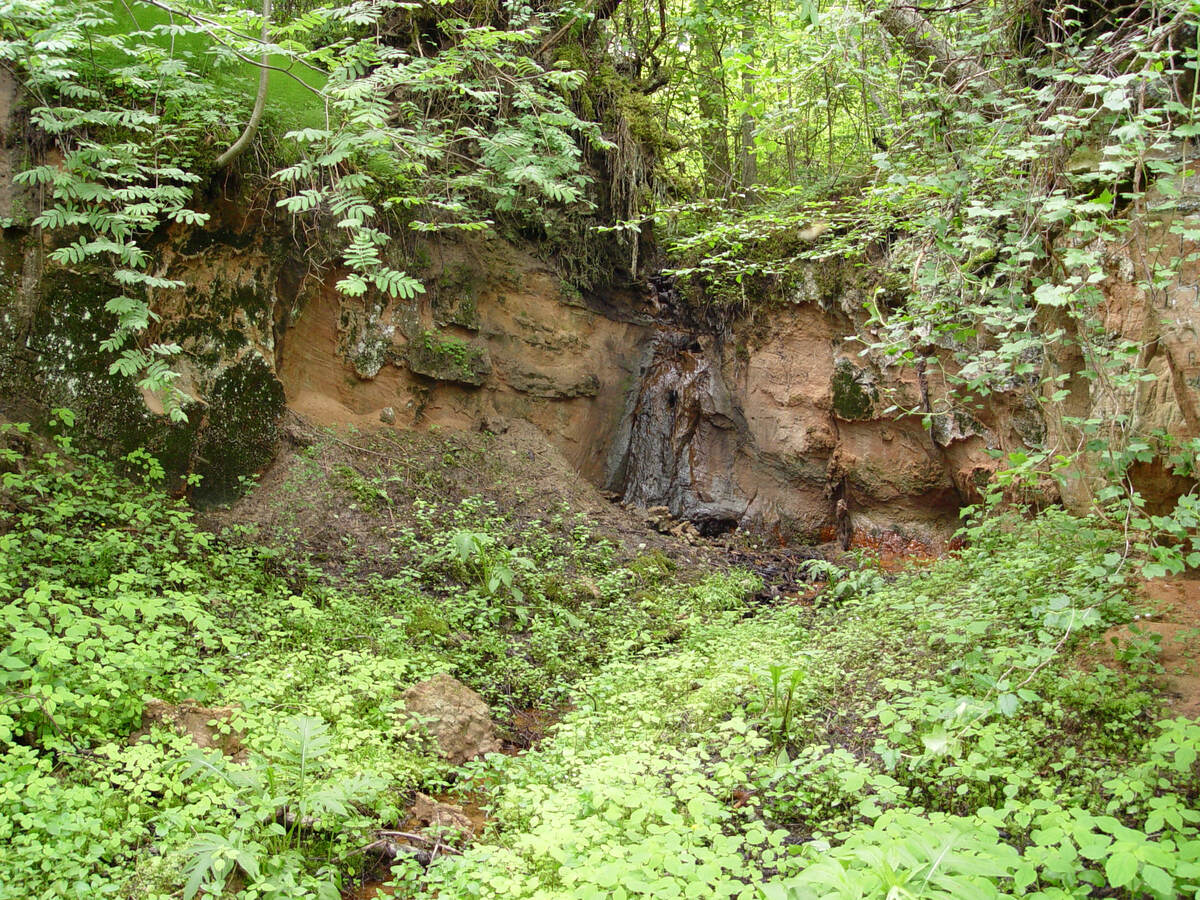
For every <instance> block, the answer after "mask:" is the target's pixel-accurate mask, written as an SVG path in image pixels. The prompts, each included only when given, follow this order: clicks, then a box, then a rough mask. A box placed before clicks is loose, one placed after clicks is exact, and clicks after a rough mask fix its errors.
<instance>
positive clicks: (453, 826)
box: [408, 792, 475, 837]
mask: <svg viewBox="0 0 1200 900" xmlns="http://www.w3.org/2000/svg"><path fill="white" fill-rule="evenodd" d="M408 814H409V817H410V819H411V820H412V821H413V823H414V824H415V825H416V826H417V827H419V828H422V829H425V828H432V829H436V830H438V831H440V832H443V833H444V832H447V831H454V832H458V833H459V834H460V835H462V836H463V837H470V836H471V834H472V832H473V831H474V830H475V829H474V826H473V825H472V824H471V819H470V817H469V816H468V815H467V812H466V810H465V809H463V808H462V807H461V806H458V805H457V804H454V803H442V802H441V801H438V800H434V799H433V798H432V797H430V796H428V795H427V794H422V793H420V792H418V793H417V799H416V801H415V802H414V803H413V805H412V809H411V810H409V813H408Z"/></svg>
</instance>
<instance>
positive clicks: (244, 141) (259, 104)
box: [216, 0, 271, 169]
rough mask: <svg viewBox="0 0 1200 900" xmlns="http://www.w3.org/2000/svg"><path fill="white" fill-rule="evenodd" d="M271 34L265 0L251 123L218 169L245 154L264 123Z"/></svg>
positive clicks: (268, 4)
mask: <svg viewBox="0 0 1200 900" xmlns="http://www.w3.org/2000/svg"><path fill="white" fill-rule="evenodd" d="M270 33H271V0H263V5H262V42H263V45H264V49H263V53H262V57H261V63H262V64H261V66H260V67H259V72H258V94H257V96H255V98H254V110H253V111H252V112H251V113H250V121H249V122H247V123H246V128H245V130H244V131H243V132H242V134H241V137H239V138H238V139H237V140H236V141H234V142H233V145H232V146H231V147H230V148H229V149H228V150H226V151H225V152H224V153H222V154H221V155H220V156H218V157H217V163H216V166H217V168H218V169H223V168H225V167H226V166H227V165H229V164H230V163H231V162H233V161H234V160H235V159H237V158H238V157H239V156H241V155H242V154H243V153H245V152H246V148H247V147H249V146H250V142H251V141H253V140H254V135H256V134H257V133H258V126H259V123H261V122H262V117H263V112H265V111H266V108H267V81H268V80H269V77H270V74H271V70H270V69H268V68H267V67H268V66H269V65H270V64H271V55H270V54H269V53H268V52H267V51H266V49H265V45H266V44H267V39H268V38H269V37H270Z"/></svg>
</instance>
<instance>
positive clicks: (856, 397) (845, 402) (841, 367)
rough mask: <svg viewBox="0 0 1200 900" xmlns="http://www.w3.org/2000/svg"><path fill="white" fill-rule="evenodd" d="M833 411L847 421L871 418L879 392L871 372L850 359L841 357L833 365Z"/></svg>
mask: <svg viewBox="0 0 1200 900" xmlns="http://www.w3.org/2000/svg"><path fill="white" fill-rule="evenodd" d="M832 387H833V411H834V412H835V413H836V414H837V415H838V417H839V418H842V419H846V420H847V421H856V420H864V419H871V418H873V417H874V415H875V403H876V401H878V399H879V392H878V390H877V389H876V387H875V384H874V381H873V379H872V378H871V376H870V374H869V373H868V372H866V371H864V370H862V369H859V368H858V367H856V366H855V365H854V363H852V362H850V360H848V359H839V360H838V361H837V362H836V363H835V364H834V367H833V382H832Z"/></svg>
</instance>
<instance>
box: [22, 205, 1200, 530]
mask: <svg viewBox="0 0 1200 900" xmlns="http://www.w3.org/2000/svg"><path fill="white" fill-rule="evenodd" d="M216 211H217V212H218V215H215V216H214V218H213V220H212V222H210V224H209V226H208V227H206V228H204V229H182V228H179V229H175V230H173V231H172V232H171V233H170V234H167V235H165V236H164V237H163V240H162V242H161V244H160V245H159V246H158V247H157V248H156V250H157V252H158V254H159V258H160V259H161V261H162V271H163V272H165V273H167V274H169V275H170V276H171V277H174V278H180V279H183V280H185V281H187V283H188V287H187V288H186V289H184V290H181V291H174V292H164V293H163V294H161V295H160V296H159V298H158V300H157V303H156V310H157V312H158V313H159V314H160V315H161V316H162V321H161V322H160V323H159V325H158V326H157V327H156V330H155V333H154V338H155V339H158V340H173V341H177V342H179V343H180V344H181V345H182V346H183V347H184V353H183V355H182V357H181V358H180V369H181V371H182V372H183V373H184V375H183V379H182V381H181V384H182V386H183V388H184V389H185V390H186V391H187V392H188V393H189V394H190V395H191V396H192V397H194V398H195V401H194V403H192V404H191V405H190V406H189V409H188V412H189V422H188V423H187V424H186V425H183V426H174V425H170V424H169V423H167V422H166V421H165V419H164V418H163V417H162V416H161V415H160V414H159V413H160V412H161V410H160V409H159V408H158V407H157V406H156V404H155V401H154V398H152V397H143V396H142V395H141V394H140V393H139V392H138V391H136V390H135V389H134V387H133V386H132V385H131V383H130V382H129V381H128V380H127V379H124V378H122V377H120V376H112V375H108V374H107V366H108V363H109V359H108V357H107V356H106V355H105V354H103V353H102V352H100V351H99V350H98V344H99V341H100V340H101V339H102V338H103V337H104V335H105V334H106V333H107V327H108V324H107V323H106V322H105V319H104V316H103V315H101V314H100V313H99V312H98V310H99V308H100V306H101V305H102V296H103V295H102V292H101V291H100V290H98V285H97V284H96V283H95V282H94V281H92V280H90V279H89V277H88V276H87V275H86V274H85V273H72V272H68V271H62V270H56V269H48V268H44V267H43V266H42V263H41V259H42V255H43V254H42V250H43V248H40V247H38V246H35V244H34V242H33V238H32V236H31V235H30V234H28V233H25V232H22V231H21V230H20V229H19V228H17V229H10V230H9V231H8V232H7V233H6V237H5V239H4V241H3V244H2V245H0V249H2V250H3V252H2V253H0V265H2V266H3V276H2V277H3V283H4V285H5V290H4V291H3V293H2V294H0V309H2V318H0V322H2V323H3V343H2V345H0V377H2V378H3V382H4V393H3V398H2V401H0V402H2V404H3V412H4V413H5V414H6V415H8V416H9V417H15V416H28V415H30V414H31V410H34V409H35V408H36V407H38V406H43V407H44V406H47V405H59V404H61V405H70V406H73V407H74V408H76V410H77V411H78V412H80V413H81V415H82V416H83V418H84V420H85V422H86V426H87V428H88V430H89V431H90V433H91V434H93V435H95V436H98V437H99V438H101V439H102V441H103V442H104V443H105V444H106V445H107V446H109V447H110V448H116V449H132V448H133V447H135V446H138V445H142V444H144V445H147V446H149V447H150V449H151V450H152V451H154V452H156V453H158V454H159V455H160V456H161V457H162V458H163V460H164V463H165V464H166V465H167V467H168V469H169V470H170V471H172V472H174V473H187V472H196V473H199V474H201V475H202V476H204V482H203V486H202V488H201V489H200V491H199V495H200V497H201V498H202V499H203V498H204V497H206V496H207V497H208V498H213V499H220V498H223V497H226V496H229V495H230V494H231V493H233V492H235V491H236V489H237V488H238V485H239V478H240V477H241V476H245V475H251V474H253V473H254V472H256V471H259V470H261V469H262V467H263V466H265V465H266V464H267V463H268V461H269V460H270V458H271V455H272V452H273V448H274V446H275V442H276V439H277V426H278V422H279V419H280V416H281V415H282V413H283V411H284V409H285V406H290V407H291V408H292V409H294V410H296V411H297V412H299V413H301V414H303V415H305V416H307V417H309V418H311V419H313V420H315V421H317V422H319V423H323V424H330V425H336V424H347V423H352V424H357V425H390V426H392V427H397V428H430V427H438V428H454V429H480V428H483V429H488V430H492V431H501V430H503V429H504V428H505V427H506V423H507V422H510V421H514V420H525V421H529V422H532V423H533V424H535V425H536V426H537V427H538V428H539V429H540V430H541V431H542V433H543V434H545V436H546V439H547V440H548V441H549V442H550V443H552V444H554V445H556V446H557V447H558V448H559V449H561V450H562V451H563V452H564V454H565V455H566V456H567V457H568V459H569V460H570V461H571V463H572V464H573V465H574V466H575V467H576V469H577V470H578V471H579V472H580V473H581V475H582V476H583V477H586V478H588V479H589V480H591V481H593V482H595V483H598V484H602V485H603V486H605V487H607V488H608V489H610V490H612V491H614V492H616V493H617V494H620V495H622V496H623V497H624V498H625V499H626V500H628V501H630V502H632V503H636V504H639V505H643V506H653V505H659V504H662V505H666V506H668V507H670V508H671V511H672V512H673V513H675V514H676V515H678V516H681V517H683V518H688V519H691V520H693V521H695V522H697V524H699V525H700V526H701V528H702V530H705V531H707V532H709V533H718V532H720V531H723V530H728V529H729V528H732V527H733V526H735V525H740V526H743V527H753V528H756V529H760V530H763V531H766V532H768V533H772V534H776V535H778V536H780V537H782V538H797V539H807V540H811V539H814V538H816V537H819V536H822V533H823V532H825V534H824V536H826V537H827V536H828V531H829V530H830V529H831V527H832V525H833V515H834V510H835V507H836V504H837V501H838V500H839V499H842V500H845V501H846V503H847V505H848V507H849V510H850V513H851V516H852V519H853V522H854V525H855V527H856V528H857V529H859V530H861V531H863V532H866V533H868V534H869V533H871V532H879V531H888V530H899V531H900V532H901V533H909V534H913V535H915V536H918V537H922V538H925V539H931V540H936V539H938V538H939V537H940V536H944V535H945V534H946V533H947V532H948V530H949V528H950V527H951V526H952V525H953V523H954V521H955V516H956V513H957V509H958V508H959V506H960V505H962V504H963V503H964V502H970V501H972V500H974V499H977V497H978V492H977V488H978V485H980V484H981V483H983V481H985V480H986V478H987V477H988V476H989V475H990V473H991V471H992V470H993V469H994V467H995V465H996V462H995V461H994V459H993V458H992V457H991V456H989V454H988V451H989V450H999V451H1005V452H1007V451H1011V450H1014V449H1021V448H1023V447H1035V446H1038V445H1039V444H1040V443H1041V442H1042V441H1043V440H1044V439H1045V434H1046V428H1045V423H1044V421H1043V413H1042V410H1041V407H1040V406H1039V404H1038V402H1037V400H1036V397H1035V396H1034V394H1033V388H1032V386H1014V390H1012V391H1011V392H1009V393H1008V394H1004V395H996V396H995V397H993V398H992V402H991V403H990V404H989V405H988V406H986V407H984V408H982V409H980V410H977V411H976V412H975V414H973V415H971V416H966V415H934V416H932V418H931V427H929V428H926V427H925V426H924V424H923V422H922V417H921V416H920V415H908V416H902V417H899V418H897V417H896V416H895V414H894V413H891V412H887V411H886V410H887V409H888V408H889V407H891V406H899V407H901V408H905V409H911V410H916V411H918V412H920V411H921V410H922V408H930V409H937V408H938V403H937V401H938V399H939V398H940V396H941V395H942V393H943V392H944V390H945V386H944V385H943V384H942V383H941V382H940V381H938V380H937V378H936V377H935V376H934V375H933V373H932V372H931V373H929V374H928V375H922V374H920V373H918V372H916V371H914V370H912V369H898V368H894V367H890V366H889V365H887V364H886V361H883V360H880V359H876V358H873V357H871V356H869V355H868V356H863V355H861V354H860V352H859V351H860V345H859V344H857V343H855V342H853V341H848V340H847V339H846V336H847V335H851V334H853V333H854V332H855V329H856V327H857V326H858V325H859V324H860V323H859V322H858V321H856V317H857V316H858V311H859V309H860V307H861V302H862V300H863V297H862V296H861V294H860V289H859V288H857V287H856V286H855V284H854V282H853V280H852V279H846V280H845V281H844V282H843V284H842V286H841V288H840V289H839V290H838V291H837V292H835V293H833V294H831V293H829V292H828V291H825V290H818V289H817V288H816V287H815V285H816V283H817V282H819V281H821V280H822V277H823V276H821V273H816V274H814V277H813V278H811V279H808V281H809V283H810V288H811V290H810V291H808V292H805V291H803V290H801V291H799V292H798V293H796V294H795V295H794V296H791V297H788V298H785V302H776V303H775V304H773V305H771V306H769V307H768V312H767V313H766V314H765V315H764V314H760V315H759V318H758V320H757V321H756V322H750V321H747V322H743V323H740V324H738V325H737V326H735V327H734V328H733V330H732V332H730V333H728V334H723V335H720V336H718V335H713V334H706V333H701V332H694V331H689V330H687V329H685V328H682V327H680V326H679V325H678V323H677V322H675V321H673V320H672V318H671V317H670V316H668V315H666V314H665V313H664V312H663V311H662V310H661V309H660V308H658V305H657V304H656V303H655V302H654V301H653V299H652V295H651V294H650V293H648V292H647V289H645V288H640V287H639V288H612V289H609V290H606V291H600V292H596V293H592V294H589V295H587V296H584V295H581V294H580V293H579V292H578V291H575V290H572V289H571V288H570V287H569V286H568V285H566V284H565V283H564V282H563V281H561V280H560V279H559V278H558V277H557V276H556V275H555V274H554V272H553V270H552V269H551V268H550V267H549V266H547V265H545V264H543V263H541V262H539V261H538V260H537V259H535V258H534V257H533V256H531V255H530V254H528V253H526V252H524V251H522V250H521V249H519V248H517V247H514V246H512V245H511V244H508V243H505V242H504V241H501V240H499V239H493V240H471V241H460V242H450V241H444V242H441V243H438V244H433V245H431V246H429V247H428V248H427V260H426V261H427V263H428V264H427V267H426V270H425V271H424V272H423V273H422V274H423V277H424V280H425V283H426V284H427V285H428V290H427V293H426V294H424V295H422V296H421V297H420V298H418V300H417V301H415V302H401V301H393V302H391V303H387V304H377V305H372V304H370V303H363V302H361V301H358V300H349V299H347V298H345V297H342V296H340V295H339V294H337V293H336V291H335V290H334V289H333V284H334V283H335V282H336V280H337V278H338V277H339V276H338V273H336V272H327V273H325V274H324V275H323V276H320V277H318V276H315V275H313V274H312V273H310V272H309V271H308V266H307V263H306V262H305V261H304V260H302V259H300V258H299V257H297V256H295V255H294V254H293V252H292V251H291V250H290V249H289V244H288V242H287V241H286V240H284V239H283V238H282V235H283V234H284V232H282V231H281V230H277V229H275V228H273V227H271V226H270V224H269V223H264V222H263V221H262V220H261V219H254V218H249V219H248V218H247V217H246V216H245V215H244V213H242V212H241V211H239V210H237V209H235V208H233V207H227V208H222V207H220V205H218V207H217V210H216ZM1130 253H1131V251H1129V250H1128V249H1125V250H1121V251H1119V252H1116V253H1114V256H1113V274H1112V277H1111V279H1110V282H1109V284H1108V285H1107V295H1108V296H1109V298H1110V303H1109V306H1108V308H1107V309H1106V311H1105V312H1106V316H1107V322H1108V326H1109V328H1110V329H1112V331H1113V332H1114V334H1117V333H1119V334H1125V335H1133V336H1138V335H1147V334H1152V335H1153V336H1154V339H1153V340H1149V341H1147V349H1146V350H1145V353H1146V362H1147V364H1148V365H1149V367H1150V369H1151V370H1152V371H1157V372H1158V374H1159V375H1160V376H1161V377H1160V379H1159V380H1158V381H1157V382H1154V383H1152V384H1149V385H1148V386H1147V388H1146V389H1145V390H1144V391H1143V393H1142V395H1141V396H1140V397H1139V400H1138V414H1139V415H1140V416H1142V417H1143V418H1144V419H1146V420H1148V421H1151V422H1153V423H1154V424H1156V425H1161V426H1162V427H1165V428H1167V429H1169V430H1170V431H1171V432H1172V433H1174V434H1177V435H1180V436H1191V435H1194V434H1195V433H1196V431H1195V419H1196V412H1195V410H1196V404H1197V398H1198V394H1200V363H1198V361H1197V358H1198V356H1200V342H1198V339H1197V328H1198V327H1200V296H1198V295H1197V292H1196V286H1195V285H1196V270H1195V265H1194V264H1189V265H1188V266H1187V267H1185V270H1184V274H1183V276H1182V277H1181V278H1180V279H1179V280H1178V281H1177V282H1176V283H1175V284H1173V285H1172V286H1170V287H1169V288H1167V289H1166V290H1165V292H1164V294H1163V295H1162V296H1161V297H1158V298H1151V297H1146V296H1143V295H1142V294H1141V293H1139V292H1138V291H1137V290H1136V289H1135V288H1133V287H1132V285H1131V278H1132V270H1131V268H1130V267H1131V266H1132V265H1133V263H1132V262H1130V261H1129V260H1130V259H1131V256H1130ZM823 265H828V264H823ZM1123 273H1124V276H1123ZM1137 475H1138V477H1139V478H1140V479H1141V481H1142V486H1143V487H1144V488H1146V489H1148V490H1149V491H1150V492H1151V493H1152V494H1155V493H1157V494H1161V495H1162V496H1164V497H1165V496H1168V495H1169V494H1171V493H1172V492H1176V491H1178V490H1179V489H1181V488H1183V487H1186V485H1185V484H1183V483H1181V482H1178V481H1177V480H1174V479H1172V478H1171V477H1170V476H1169V475H1168V474H1167V473H1166V471H1165V470H1164V469H1163V468H1162V467H1161V466H1154V465H1143V466H1141V467H1140V469H1139V470H1138V473H1137Z"/></svg>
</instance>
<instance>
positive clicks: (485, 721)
mask: <svg viewBox="0 0 1200 900" xmlns="http://www.w3.org/2000/svg"><path fill="white" fill-rule="evenodd" d="M404 705H405V709H406V710H407V712H408V713H409V714H410V715H416V716H419V717H420V718H421V720H422V725H423V726H424V727H425V729H426V730H427V731H428V732H429V734H430V735H431V736H432V737H433V739H434V740H435V741H437V745H438V753H439V754H440V755H441V757H442V758H443V759H445V760H447V761H448V762H450V763H451V764H453V765H456V766H457V765H461V764H463V763H465V762H466V761H467V760H471V759H475V758H476V757H478V756H482V755H483V754H485V753H494V752H495V751H497V750H499V749H500V741H499V740H498V739H497V738H496V726H495V724H494V723H493V722H492V717H491V710H490V709H488V705H487V704H486V703H484V702H483V698H482V697H480V696H479V694H477V693H475V691H473V690H471V689H470V688H469V687H467V686H466V685H465V684H463V683H462V682H461V681H459V680H458V679H457V678H453V677H451V676H450V675H444V674H443V675H435V676H433V677H432V678H430V679H429V680H428V681H422V682H421V683H420V684H414V685H413V686H412V687H410V688H409V689H408V690H407V691H405V692H404Z"/></svg>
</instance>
